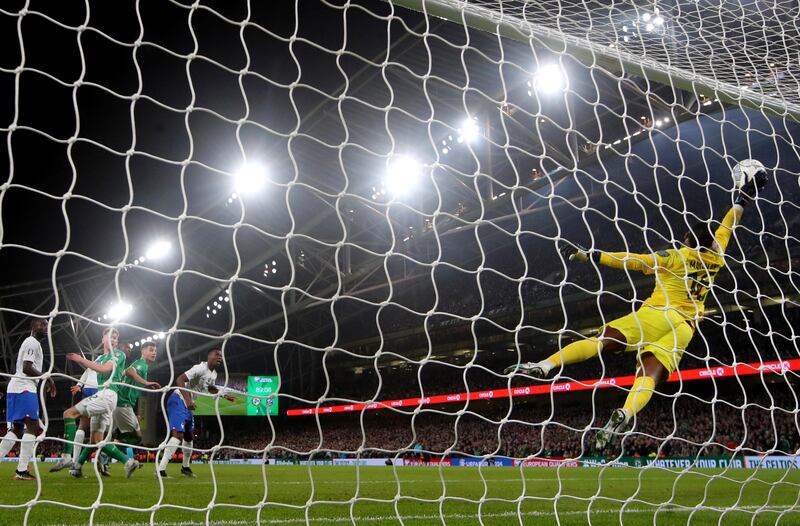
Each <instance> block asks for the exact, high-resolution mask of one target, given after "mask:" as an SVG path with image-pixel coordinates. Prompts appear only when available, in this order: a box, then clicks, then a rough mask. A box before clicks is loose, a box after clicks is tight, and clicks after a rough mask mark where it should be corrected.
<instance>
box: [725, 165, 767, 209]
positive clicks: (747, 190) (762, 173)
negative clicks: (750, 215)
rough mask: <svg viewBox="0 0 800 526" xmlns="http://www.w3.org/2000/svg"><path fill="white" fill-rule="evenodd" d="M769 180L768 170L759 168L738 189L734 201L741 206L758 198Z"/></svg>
mask: <svg viewBox="0 0 800 526" xmlns="http://www.w3.org/2000/svg"><path fill="white" fill-rule="evenodd" d="M768 181H769V174H768V173H767V171H766V170H758V171H757V172H756V173H754V174H753V177H751V178H750V180H749V181H747V182H746V183H745V184H744V185H742V187H741V188H739V190H737V191H736V193H735V194H734V197H733V203H734V204H737V205H739V206H744V205H746V204H747V203H749V202H750V201H752V200H753V199H755V198H756V195H758V193H759V192H761V191H762V190H763V189H764V187H765V186H766V185H767V182H768Z"/></svg>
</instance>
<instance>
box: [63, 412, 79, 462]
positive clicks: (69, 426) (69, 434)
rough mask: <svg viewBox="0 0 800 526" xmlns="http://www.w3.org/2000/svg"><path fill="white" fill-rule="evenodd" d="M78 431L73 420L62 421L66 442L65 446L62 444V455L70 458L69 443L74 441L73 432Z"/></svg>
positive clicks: (70, 447) (70, 445) (70, 446)
mask: <svg viewBox="0 0 800 526" xmlns="http://www.w3.org/2000/svg"><path fill="white" fill-rule="evenodd" d="M77 430H78V422H77V421H76V420H75V419H74V418H65V419H64V439H65V440H68V441H69V442H67V443H66V444H64V454H65V455H67V456H69V457H71V456H72V446H73V444H71V443H70V442H72V441H74V440H75V431H77Z"/></svg>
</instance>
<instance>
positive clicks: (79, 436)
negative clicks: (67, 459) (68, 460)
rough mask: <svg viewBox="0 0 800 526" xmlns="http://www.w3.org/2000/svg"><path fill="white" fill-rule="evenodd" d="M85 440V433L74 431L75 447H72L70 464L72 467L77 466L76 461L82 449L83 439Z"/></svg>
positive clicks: (81, 430) (80, 430)
mask: <svg viewBox="0 0 800 526" xmlns="http://www.w3.org/2000/svg"><path fill="white" fill-rule="evenodd" d="M85 438H86V431H84V430H83V429H78V430H77V431H75V445H74V446H72V463H73V464H74V465H76V466H77V465H78V459H79V458H80V456H81V449H83V446H82V445H81V444H83V441H84V439H85Z"/></svg>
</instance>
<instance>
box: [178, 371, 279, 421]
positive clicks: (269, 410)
mask: <svg viewBox="0 0 800 526" xmlns="http://www.w3.org/2000/svg"><path fill="white" fill-rule="evenodd" d="M218 387H220V388H221V387H222V386H221V385H219V386H218ZM277 390H278V377H277V376H234V377H233V378H232V379H231V381H230V382H229V383H228V393H229V394H232V395H233V397H234V398H235V399H236V401H235V402H230V401H228V400H226V399H224V398H219V400H215V398H214V397H212V396H198V397H197V399H196V400H195V404H196V406H197V407H196V409H195V410H194V414H195V415H197V416H214V415H215V414H217V411H219V414H220V415H221V416H266V415H273V416H275V415H277V414H278V398H277V397H275V398H269V395H271V394H273V393H275V392H276V391H277ZM245 393H247V395H245ZM248 395H249V396H248ZM216 404H218V405H216Z"/></svg>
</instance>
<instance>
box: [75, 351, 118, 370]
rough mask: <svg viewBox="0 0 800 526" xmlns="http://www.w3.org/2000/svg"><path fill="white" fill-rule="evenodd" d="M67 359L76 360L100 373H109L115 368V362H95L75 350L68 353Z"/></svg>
mask: <svg viewBox="0 0 800 526" xmlns="http://www.w3.org/2000/svg"><path fill="white" fill-rule="evenodd" d="M67 360H69V361H71V362H75V363H77V364H79V365H82V366H83V367H85V368H87V369H91V370H93V371H94V372H96V373H100V374H109V373H110V372H112V371H113V370H114V362H106V363H103V364H100V363H97V362H93V361H91V360H87V359H86V358H84V357H83V356H81V355H80V354H78V353H74V352H71V353H69V354H67Z"/></svg>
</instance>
